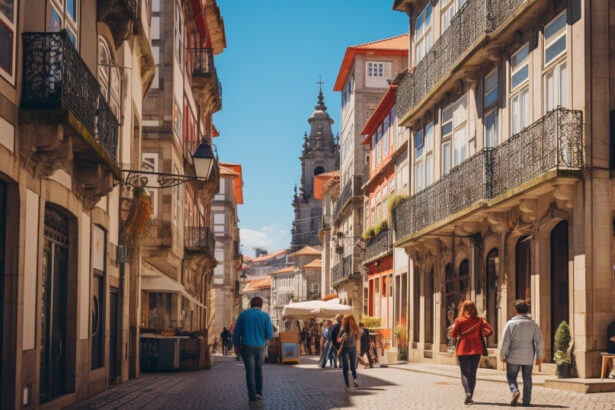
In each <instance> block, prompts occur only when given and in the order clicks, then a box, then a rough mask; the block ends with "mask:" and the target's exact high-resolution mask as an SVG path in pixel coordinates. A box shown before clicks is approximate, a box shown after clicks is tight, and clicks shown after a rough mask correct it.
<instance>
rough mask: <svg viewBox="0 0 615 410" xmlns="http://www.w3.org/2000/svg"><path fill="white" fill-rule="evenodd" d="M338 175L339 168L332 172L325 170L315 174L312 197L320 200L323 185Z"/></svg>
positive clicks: (323, 191) (323, 190) (323, 189)
mask: <svg viewBox="0 0 615 410" xmlns="http://www.w3.org/2000/svg"><path fill="white" fill-rule="evenodd" d="M339 177H340V171H339V169H338V170H337V171H333V172H327V173H324V174H320V175H316V176H315V177H314V198H316V199H320V200H322V197H323V194H324V193H325V187H326V185H327V182H329V181H330V180H331V179H334V178H338V179H339Z"/></svg>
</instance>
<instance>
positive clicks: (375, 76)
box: [365, 61, 392, 88]
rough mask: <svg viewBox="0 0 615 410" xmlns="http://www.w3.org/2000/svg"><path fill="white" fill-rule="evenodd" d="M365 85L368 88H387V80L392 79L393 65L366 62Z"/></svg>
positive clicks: (381, 62)
mask: <svg viewBox="0 0 615 410" xmlns="http://www.w3.org/2000/svg"><path fill="white" fill-rule="evenodd" d="M365 71H366V73H367V75H366V76H365V85H366V86H367V87H377V88H387V87H388V86H389V84H388V82H387V80H389V79H390V78H391V71H392V67H391V63H389V62H383V61H367V62H365Z"/></svg>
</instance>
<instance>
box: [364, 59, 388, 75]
mask: <svg viewBox="0 0 615 410" xmlns="http://www.w3.org/2000/svg"><path fill="white" fill-rule="evenodd" d="M367 76H368V77H384V63H373V62H369V61H368V62H367Z"/></svg>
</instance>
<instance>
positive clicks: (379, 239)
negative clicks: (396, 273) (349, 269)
mask: <svg viewBox="0 0 615 410" xmlns="http://www.w3.org/2000/svg"><path fill="white" fill-rule="evenodd" d="M366 242H367V243H366V246H365V259H366V260H371V259H373V258H376V257H378V256H381V255H385V254H387V253H389V252H391V249H392V245H393V231H392V230H390V229H385V230H384V231H382V232H380V233H379V234H378V235H376V236H374V237H372V238H369V239H368V240H367V241H366Z"/></svg>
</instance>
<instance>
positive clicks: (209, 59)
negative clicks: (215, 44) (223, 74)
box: [186, 48, 222, 99]
mask: <svg viewBox="0 0 615 410" xmlns="http://www.w3.org/2000/svg"><path fill="white" fill-rule="evenodd" d="M186 54H187V56H188V57H187V58H188V59H189V60H190V61H191V65H192V77H193V78H194V77H211V78H212V80H213V82H214V84H215V89H216V91H217V92H218V97H219V98H220V99H222V84H220V81H218V72H217V71H216V66H215V65H214V52H213V49H211V48H189V49H186Z"/></svg>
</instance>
